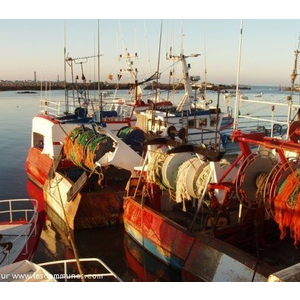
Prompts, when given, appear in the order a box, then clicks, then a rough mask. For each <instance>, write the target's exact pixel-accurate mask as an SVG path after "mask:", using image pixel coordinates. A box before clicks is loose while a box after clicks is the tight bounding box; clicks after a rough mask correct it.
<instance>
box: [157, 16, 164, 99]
mask: <svg viewBox="0 0 300 300" xmlns="http://www.w3.org/2000/svg"><path fill="white" fill-rule="evenodd" d="M162 28H163V21H162V20H161V22H160V35H159V47H158V57H157V71H156V72H157V79H156V93H155V103H156V102H157V97H158V79H159V76H158V74H159V68H160V52H161V40H162Z"/></svg>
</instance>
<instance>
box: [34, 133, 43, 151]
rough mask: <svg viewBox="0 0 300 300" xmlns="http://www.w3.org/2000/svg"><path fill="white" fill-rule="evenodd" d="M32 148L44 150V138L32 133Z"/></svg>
mask: <svg viewBox="0 0 300 300" xmlns="http://www.w3.org/2000/svg"><path fill="white" fill-rule="evenodd" d="M33 146H34V147H35V148H39V149H43V148H44V136H43V135H41V134H39V133H36V132H34V133H33Z"/></svg>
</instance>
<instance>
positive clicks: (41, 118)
mask: <svg viewBox="0 0 300 300" xmlns="http://www.w3.org/2000/svg"><path fill="white" fill-rule="evenodd" d="M64 54H65V86H67V84H66V77H67V75H66V72H67V71H66V70H67V66H69V67H70V72H71V74H70V75H71V76H70V77H71V78H72V85H71V86H72V89H71V90H67V89H66V90H65V97H64V99H63V101H61V99H58V100H57V101H54V100H52V99H48V97H47V93H46V92H45V95H46V99H42V100H41V102H40V113H39V114H38V115H37V116H35V117H34V118H33V120H32V136H31V147H30V149H29V152H28V155H27V159H26V170H27V174H28V177H29V179H30V180H31V181H33V182H34V183H35V184H36V185H37V186H39V187H40V188H41V189H42V190H43V194H44V199H45V202H46V204H47V208H49V209H51V210H53V211H54V212H55V213H56V215H57V216H58V217H59V218H60V219H61V220H63V222H65V223H66V224H67V225H68V227H69V228H70V229H72V230H76V229H82V228H93V227H101V226H107V225H111V224H115V223H118V222H122V197H123V192H124V187H125V186H126V183H127V181H128V178H129V177H130V176H131V173H132V172H133V170H134V166H135V165H136V164H138V163H139V162H140V160H141V157H140V155H139V154H138V153H137V152H136V151H135V149H132V148H131V147H130V146H128V145H127V144H125V143H124V142H123V141H122V140H121V139H120V138H119V137H118V136H117V135H116V134H114V133H113V132H112V131H111V130H110V129H109V127H108V126H107V125H106V123H104V122H103V118H102V117H103V115H101V114H102V109H101V107H100V113H99V114H98V118H97V117H96V108H95V107H94V106H93V104H92V102H91V101H90V90H89V83H88V81H87V79H86V77H85V75H84V71H83V64H84V63H85V62H86V61H88V60H89V59H90V58H91V57H80V58H72V57H70V56H67V55H66V47H65V49H64ZM93 57H96V58H98V62H99V57H100V54H98V55H96V56H93ZM75 64H77V65H79V66H80V69H81V72H82V76H81V79H82V82H79V78H77V79H76V80H74V78H75V76H74V65H75ZM98 77H99V76H98ZM98 86H100V83H99V84H98ZM98 92H99V93H98V95H99V96H100V95H101V93H100V91H98ZM100 102H101V101H100ZM90 108H91V109H92V114H90V111H89V109H90ZM132 131H134V132H132ZM132 131H131V132H130V133H127V134H126V137H128V140H129V142H130V141H131V139H130V138H131V136H134V137H135V140H134V142H135V145H136V143H138V141H137V135H136V134H135V132H136V131H135V130H132ZM139 132H141V131H139ZM140 136H141V135H138V137H140ZM124 158H126V159H124Z"/></svg>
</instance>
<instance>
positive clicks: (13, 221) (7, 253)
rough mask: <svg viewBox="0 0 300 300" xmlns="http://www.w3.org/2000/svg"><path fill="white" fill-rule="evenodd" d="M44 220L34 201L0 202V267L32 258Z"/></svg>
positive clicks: (10, 200)
mask: <svg viewBox="0 0 300 300" xmlns="http://www.w3.org/2000/svg"><path fill="white" fill-rule="evenodd" d="M44 218H45V214H44V212H40V213H39V212H38V202H37V200H35V199H9V200H0V266H1V267H2V266H6V265H10V264H12V263H14V262H16V261H20V260H23V259H29V260H30V259H31V258H32V256H33V254H34V252H35V250H36V248H37V244H38V242H39V238H40V233H41V230H42V225H43V222H44Z"/></svg>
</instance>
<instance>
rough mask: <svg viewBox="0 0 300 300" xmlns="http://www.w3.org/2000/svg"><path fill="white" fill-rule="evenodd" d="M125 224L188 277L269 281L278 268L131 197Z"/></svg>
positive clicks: (143, 243) (126, 204)
mask: <svg viewBox="0 0 300 300" xmlns="http://www.w3.org/2000/svg"><path fill="white" fill-rule="evenodd" d="M124 226H125V230H126V232H127V233H128V234H129V235H130V236H131V237H132V238H133V239H134V240H135V241H137V242H138V243H139V244H140V245H141V246H143V247H144V248H145V249H146V250H147V251H149V252H150V253H151V254H152V255H154V256H156V257H157V258H158V259H160V260H161V261H163V262H164V263H166V264H167V265H170V266H172V267H173V268H175V269H178V270H181V271H182V279H183V280H184V281H209V282H211V281H222V282H226V281H233V282H237V281H242V282H246V281H266V280H267V278H268V276H269V275H270V274H271V273H272V272H273V271H274V270H272V269H271V268H270V267H269V266H268V265H266V264H264V263H262V262H259V264H258V261H257V259H256V258H255V257H253V256H251V255H250V254H247V253H246V252H244V251H242V250H240V249H238V248H237V247H235V246H233V245H230V244H228V243H227V242H225V241H223V240H221V239H219V238H216V237H211V236H210V234H209V232H206V231H204V232H199V233H190V232H189V231H188V230H187V229H185V228H183V227H181V226H179V225H178V224H176V223H175V222H173V221H172V220H170V219H168V218H167V217H165V216H164V215H162V214H161V213H159V212H156V211H154V210H152V209H151V208H149V207H147V206H142V205H141V204H140V203H138V202H137V201H135V200H134V199H132V198H131V197H126V198H125V199H124ZM244 227H245V225H244V224H242V225H237V226H236V227H233V228H232V229H231V227H224V228H225V229H226V234H228V231H229V232H230V233H231V232H232V234H234V233H235V232H240V231H241V230H243V229H244ZM227 228H229V229H227ZM220 235H221V234H220Z"/></svg>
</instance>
